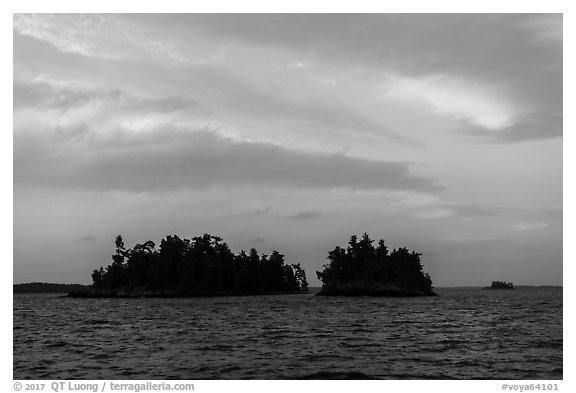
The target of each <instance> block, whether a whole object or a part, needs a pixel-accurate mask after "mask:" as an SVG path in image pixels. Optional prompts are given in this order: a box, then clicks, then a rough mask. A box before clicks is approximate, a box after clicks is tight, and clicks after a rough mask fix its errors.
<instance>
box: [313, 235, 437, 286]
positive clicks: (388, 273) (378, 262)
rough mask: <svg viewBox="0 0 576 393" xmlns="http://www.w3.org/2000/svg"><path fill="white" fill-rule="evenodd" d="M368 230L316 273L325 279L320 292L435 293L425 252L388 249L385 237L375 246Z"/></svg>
mask: <svg viewBox="0 0 576 393" xmlns="http://www.w3.org/2000/svg"><path fill="white" fill-rule="evenodd" d="M373 243H374V240H372V239H371V238H370V236H368V234H367V233H364V235H363V236H362V238H361V239H360V240H358V237H357V236H356V235H353V236H352V237H351V238H350V242H349V243H348V247H347V248H341V247H336V248H335V249H334V250H332V251H330V252H329V253H328V260H329V261H330V262H329V264H328V265H325V266H324V270H323V271H322V272H316V274H317V276H318V279H319V280H320V281H322V284H323V285H322V289H321V290H320V292H319V293H318V295H344V296H434V295H436V293H434V292H433V286H432V280H431V278H430V276H429V275H428V273H424V272H423V267H422V263H421V260H420V256H421V254H419V253H417V252H414V251H409V250H408V249H407V248H404V247H403V248H399V249H395V250H392V251H391V252H389V251H388V247H386V245H385V243H384V240H380V241H379V242H378V243H377V245H376V246H374V244H373Z"/></svg>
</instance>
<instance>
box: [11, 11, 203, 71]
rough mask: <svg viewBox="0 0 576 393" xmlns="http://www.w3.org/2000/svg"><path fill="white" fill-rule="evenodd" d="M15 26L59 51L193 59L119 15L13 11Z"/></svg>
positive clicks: (175, 61)
mask: <svg viewBox="0 0 576 393" xmlns="http://www.w3.org/2000/svg"><path fill="white" fill-rule="evenodd" d="M14 30H15V32H17V33H18V34H21V35H23V36H27V37H31V38H34V39H36V40H39V41H42V42H46V43H48V44H50V45H52V46H53V47H54V48H56V49H57V50H59V51H61V52H64V53H72V54H76V55H80V56H86V57H93V58H98V59H101V60H113V61H118V60H130V61H134V60H136V59H140V60H146V61H154V62H170V63H173V64H190V63H194V59H190V58H188V57H187V56H185V55H182V54H181V53H180V51H179V50H178V49H177V48H175V47H174V46H173V45H172V44H171V43H170V42H169V41H167V40H161V39H158V38H151V37H150V35H149V34H147V33H146V31H145V29H142V28H139V26H137V25H135V24H133V23H130V22H129V21H127V20H126V19H125V18H122V17H119V16H113V15H99V14H41V15H38V14H14ZM155 36H158V35H155Z"/></svg>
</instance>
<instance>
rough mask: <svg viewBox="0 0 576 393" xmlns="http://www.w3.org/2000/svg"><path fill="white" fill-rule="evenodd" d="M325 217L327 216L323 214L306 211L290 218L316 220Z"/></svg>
mask: <svg viewBox="0 0 576 393" xmlns="http://www.w3.org/2000/svg"><path fill="white" fill-rule="evenodd" d="M325 215H326V214H325V213H322V212H316V211H304V212H300V213H297V214H294V215H292V216H290V218H291V219H293V220H314V219H317V218H322V217H324V216H325Z"/></svg>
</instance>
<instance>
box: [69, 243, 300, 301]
mask: <svg viewBox="0 0 576 393" xmlns="http://www.w3.org/2000/svg"><path fill="white" fill-rule="evenodd" d="M115 245H116V252H115V254H114V255H113V256H112V264H110V265H108V266H107V267H106V268H104V267H101V268H100V269H97V270H94V272H93V273H92V280H93V284H92V287H91V288H89V289H88V290H86V289H83V290H79V291H71V292H70V293H69V294H68V296H70V297H193V296H223V295H265V294H296V293H305V292H307V291H308V281H307V280H306V273H305V272H304V270H303V269H302V267H301V266H300V264H299V263H298V264H293V265H287V264H285V262H284V256H283V255H282V254H280V253H279V252H277V251H273V252H272V253H271V254H270V255H269V256H268V255H265V254H262V255H259V254H258V251H256V249H254V248H252V249H251V250H250V251H249V253H248V254H247V253H246V252H244V251H241V252H240V253H239V254H237V255H236V254H234V253H233V252H232V251H231V250H230V248H229V247H228V245H227V244H226V243H224V242H223V241H222V239H221V238H220V237H218V236H213V235H210V234H204V235H202V236H197V237H193V238H192V239H181V238H180V237H178V236H167V237H166V238H165V239H162V241H161V242H160V247H159V249H156V248H155V244H154V242H152V241H147V242H145V243H143V244H137V245H135V246H134V247H133V248H132V249H126V248H125V246H124V241H123V239H122V236H118V237H117V238H116V241H115Z"/></svg>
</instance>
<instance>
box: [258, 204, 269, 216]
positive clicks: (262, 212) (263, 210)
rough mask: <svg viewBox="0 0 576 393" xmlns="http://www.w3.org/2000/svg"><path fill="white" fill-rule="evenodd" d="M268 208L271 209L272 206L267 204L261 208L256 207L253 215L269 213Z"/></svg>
mask: <svg viewBox="0 0 576 393" xmlns="http://www.w3.org/2000/svg"><path fill="white" fill-rule="evenodd" d="M270 210H272V206H268V207H265V208H263V209H258V210H256V211H255V212H254V214H255V215H257V216H260V215H264V214H268V213H270Z"/></svg>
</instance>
